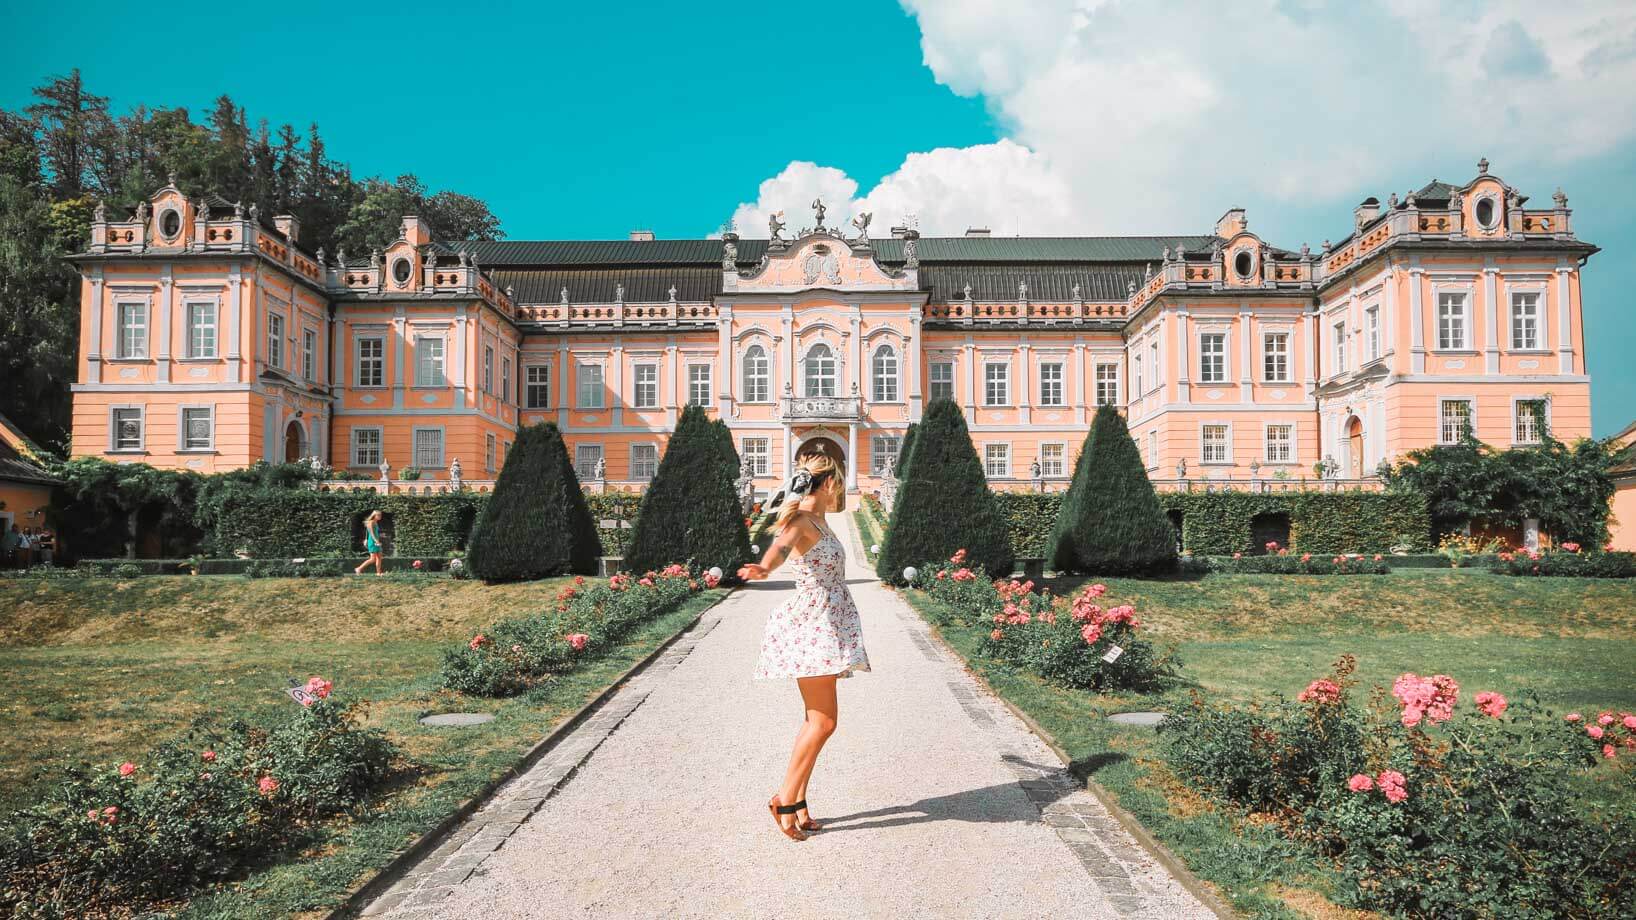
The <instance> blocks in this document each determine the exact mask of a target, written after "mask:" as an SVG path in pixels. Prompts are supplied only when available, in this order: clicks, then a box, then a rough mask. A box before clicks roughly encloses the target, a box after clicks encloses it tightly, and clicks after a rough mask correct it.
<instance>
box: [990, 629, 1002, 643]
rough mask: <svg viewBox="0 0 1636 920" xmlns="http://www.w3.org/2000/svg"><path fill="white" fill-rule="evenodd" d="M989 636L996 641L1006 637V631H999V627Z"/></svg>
mask: <svg viewBox="0 0 1636 920" xmlns="http://www.w3.org/2000/svg"><path fill="white" fill-rule="evenodd" d="M988 637H989V638H990V639H993V640H994V641H995V642H998V641H1000V640H1001V639H1004V638H1005V633H1003V632H1001V631H999V630H998V629H996V630H994V631H993V632H991V633H989V634H988Z"/></svg>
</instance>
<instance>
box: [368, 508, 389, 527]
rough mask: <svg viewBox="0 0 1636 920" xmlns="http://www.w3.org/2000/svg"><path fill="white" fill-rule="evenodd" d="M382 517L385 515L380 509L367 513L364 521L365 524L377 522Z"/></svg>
mask: <svg viewBox="0 0 1636 920" xmlns="http://www.w3.org/2000/svg"><path fill="white" fill-rule="evenodd" d="M384 517H386V515H385V513H383V512H382V511H381V509H379V508H376V509H375V510H374V511H371V512H369V514H368V515H366V516H365V517H364V521H365V522H366V523H367V522H369V521H379V520H380V519H381V518H384Z"/></svg>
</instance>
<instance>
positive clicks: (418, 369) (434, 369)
mask: <svg viewBox="0 0 1636 920" xmlns="http://www.w3.org/2000/svg"><path fill="white" fill-rule="evenodd" d="M447 383H448V378H446V377H445V376H444V375H443V340H442V339H440V338H435V337H433V336H422V337H420V338H418V339H416V340H415V386H417V387H440V386H444V385H445V384H447Z"/></svg>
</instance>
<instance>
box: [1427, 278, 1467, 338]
mask: <svg viewBox="0 0 1636 920" xmlns="http://www.w3.org/2000/svg"><path fill="white" fill-rule="evenodd" d="M1451 298H1457V299H1458V306H1459V310H1458V311H1456V312H1452V313H1449V314H1448V318H1449V319H1452V320H1455V321H1457V323H1458V325H1457V326H1451V329H1457V331H1458V332H1459V333H1460V339H1459V341H1458V342H1455V341H1453V340H1452V338H1451V339H1445V338H1444V336H1443V332H1444V329H1443V320H1444V318H1445V317H1444V313H1445V310H1446V308H1448V307H1449V306H1450V305H1451V304H1452V303H1453V300H1451ZM1433 309H1434V310H1435V311H1436V318H1435V322H1436V324H1437V328H1436V329H1435V330H1434V331H1435V333H1436V335H1435V336H1434V339H1435V341H1436V342H1437V348H1436V350H1437V351H1471V350H1472V347H1471V292H1469V291H1438V292H1437V302H1436V303H1435V304H1434V305H1433Z"/></svg>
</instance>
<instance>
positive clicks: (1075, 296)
mask: <svg viewBox="0 0 1636 920" xmlns="http://www.w3.org/2000/svg"><path fill="white" fill-rule="evenodd" d="M1069 293H1071V294H1072V295H1073V299H1074V300H1075V301H1076V302H1077V301H1079V300H1082V299H1084V298H1082V297H1080V296H1079V285H1078V284H1075V285H1074V289H1073V290H1072V291H1070V292H1069Z"/></svg>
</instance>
